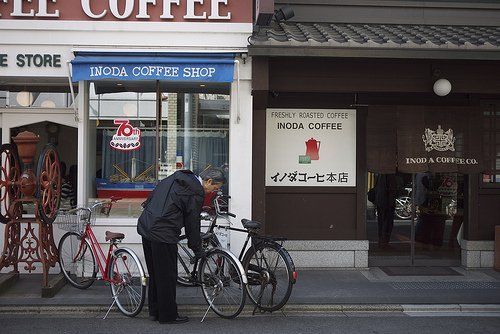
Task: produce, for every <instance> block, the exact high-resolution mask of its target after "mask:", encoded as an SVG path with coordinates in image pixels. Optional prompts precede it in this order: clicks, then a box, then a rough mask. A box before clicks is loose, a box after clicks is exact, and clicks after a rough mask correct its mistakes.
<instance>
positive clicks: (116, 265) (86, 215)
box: [54, 197, 146, 319]
mask: <svg viewBox="0 0 500 334" xmlns="http://www.w3.org/2000/svg"><path fill="white" fill-rule="evenodd" d="M119 199H120V198H117V197H112V198H111V199H110V200H107V201H98V202H96V203H94V204H92V205H90V206H89V207H79V208H75V209H71V210H65V211H60V212H59V216H58V219H57V220H56V221H55V222H54V223H55V224H58V225H59V227H60V228H61V229H63V230H66V231H67V232H66V233H65V234H64V235H63V236H62V238H61V240H60V241H59V247H58V250H59V264H60V266H61V271H62V273H63V274H64V276H65V278H66V280H67V281H68V282H69V283H70V284H71V285H73V286H74V287H76V288H79V289H87V288H89V287H90V286H91V285H92V284H93V283H94V282H95V281H96V280H98V279H101V280H103V281H105V282H107V283H109V285H110V290H111V295H112V298H113V302H112V303H111V305H110V307H109V309H108V311H107V313H106V315H105V316H104V319H105V318H106V317H107V315H108V314H109V312H110V310H111V308H112V307H113V305H114V304H116V305H117V306H118V309H119V310H120V311H121V312H122V313H123V314H124V315H126V316H129V317H134V316H136V315H137V314H139V312H140V311H141V309H142V307H143V306H144V301H145V299H146V275H145V272H144V268H143V266H142V264H141V262H140V260H139V257H138V256H137V255H136V254H135V253H134V251H132V250H131V249H129V248H125V247H119V244H120V243H121V241H122V240H123V239H124V238H125V235H124V234H123V233H116V232H110V231H106V241H108V242H109V248H108V252H107V255H105V254H104V251H103V249H102V248H101V246H100V244H99V242H98V241H97V238H96V236H95V234H94V232H93V231H92V226H93V225H94V224H95V222H96V218H97V215H98V214H101V215H104V216H108V215H109V212H110V210H111V207H112V205H113V203H114V202H116V201H118V200H119ZM98 273H100V274H101V276H100V277H98V276H97V274H98Z"/></svg>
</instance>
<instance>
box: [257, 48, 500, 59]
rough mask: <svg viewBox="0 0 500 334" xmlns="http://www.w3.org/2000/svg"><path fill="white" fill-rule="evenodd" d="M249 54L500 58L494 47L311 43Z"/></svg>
mask: <svg viewBox="0 0 500 334" xmlns="http://www.w3.org/2000/svg"><path fill="white" fill-rule="evenodd" d="M248 54H249V55H250V56H265V57H325V58H398V59H415V58H416V59H469V60H500V49H498V50H453V49H447V50H429V49H426V50H419V49H404V50H402V49H384V48H377V49H373V48H327V47H314V46H274V45H273V46H266V45H249V46H248Z"/></svg>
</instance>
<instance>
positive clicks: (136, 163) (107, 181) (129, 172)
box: [89, 84, 229, 218]
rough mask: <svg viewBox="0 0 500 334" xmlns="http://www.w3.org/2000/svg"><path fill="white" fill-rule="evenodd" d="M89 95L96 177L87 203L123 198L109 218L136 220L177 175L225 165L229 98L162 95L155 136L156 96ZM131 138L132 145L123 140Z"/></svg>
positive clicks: (227, 152)
mask: <svg viewBox="0 0 500 334" xmlns="http://www.w3.org/2000/svg"><path fill="white" fill-rule="evenodd" d="M90 90H91V94H90V101H89V102H90V119H91V121H92V120H95V128H96V135H95V136H96V141H95V156H96V160H95V170H96V174H95V192H94V193H91V194H90V198H89V201H93V200H95V199H96V198H109V197H111V196H118V197H122V198H123V199H122V200H120V201H119V202H118V203H117V204H116V205H115V206H114V209H113V210H112V211H111V214H112V216H113V217H134V218H136V217H138V216H139V215H140V213H141V206H140V204H141V203H142V202H143V201H144V200H145V199H146V197H147V196H148V195H149V193H150V192H151V191H152V190H153V189H154V187H155V185H156V183H157V182H159V181H161V180H162V179H164V178H166V177H168V176H169V175H171V174H173V173H174V172H175V171H177V170H180V169H191V170H193V171H194V172H195V173H199V172H201V171H202V170H203V169H204V168H206V167H207V166H217V167H225V166H227V164H228V162H229V156H228V155H229V95H219V94H198V93H196V94H195V93H169V92H162V93H161V106H162V108H161V109H162V110H161V119H160V122H159V126H158V128H159V131H158V132H157V120H156V94H155V93H136V92H133V93H130V92H127V93H107V94H94V93H93V91H94V87H93V84H91V87H90ZM92 123H93V122H92ZM130 133H132V134H133V135H131V136H129V137H130V138H131V139H132V140H128V141H127V140H123V138H124V137H127V136H126V135H127V134H130ZM134 136H135V138H133V137H134ZM157 145H159V149H158V150H157ZM157 152H159V156H158V161H157V160H156V156H157ZM157 162H158V163H157Z"/></svg>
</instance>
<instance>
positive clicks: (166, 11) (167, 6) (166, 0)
mask: <svg viewBox="0 0 500 334" xmlns="http://www.w3.org/2000/svg"><path fill="white" fill-rule="evenodd" d="M173 3H175V4H176V5H177V6H179V0H163V13H162V14H161V16H160V18H162V19H173V18H174V16H173V15H172V4H173Z"/></svg>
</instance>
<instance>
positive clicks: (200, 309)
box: [0, 304, 500, 316]
mask: <svg viewBox="0 0 500 334" xmlns="http://www.w3.org/2000/svg"><path fill="white" fill-rule="evenodd" d="M108 308H109V306H104V305H57V306H55V305H37V306H32V305H9V306H0V315H8V314H22V315H27V314H39V315H54V314H73V315H85V314H86V315H95V314H96V313H98V314H105V313H106V312H107V310H108ZM206 310H207V306H206V305H179V311H180V312H181V313H182V314H186V315H191V316H203V315H204V314H205V312H206ZM253 310H254V308H253V306H252V305H246V306H245V308H244V309H243V312H242V316H252V313H253ZM379 312H380V313H382V312H387V313H390V312H392V313H405V314H406V313H410V314H411V313H413V314H415V313H416V314H418V313H438V312H447V313H450V312H452V313H457V312H463V313H466V312H468V313H484V312H487V313H497V312H499V313H500V304H441V305H436V304H403V305H401V304H324V305H318V304H292V305H287V306H286V307H284V308H283V310H282V312H281V311H278V312H275V313H276V314H279V315H281V314H282V313H284V314H286V315H304V314H308V315H315V314H316V315H319V314H329V313H332V314H335V313H337V314H338V313H379ZM112 313H118V314H119V311H118V310H117V308H116V307H114V308H113V309H112ZM142 313H143V314H144V315H146V314H147V307H144V309H143V311H142ZM209 314H212V315H213V316H215V314H213V312H209ZM255 314H256V315H257V314H261V313H260V312H258V311H257V312H256V313H255Z"/></svg>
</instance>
